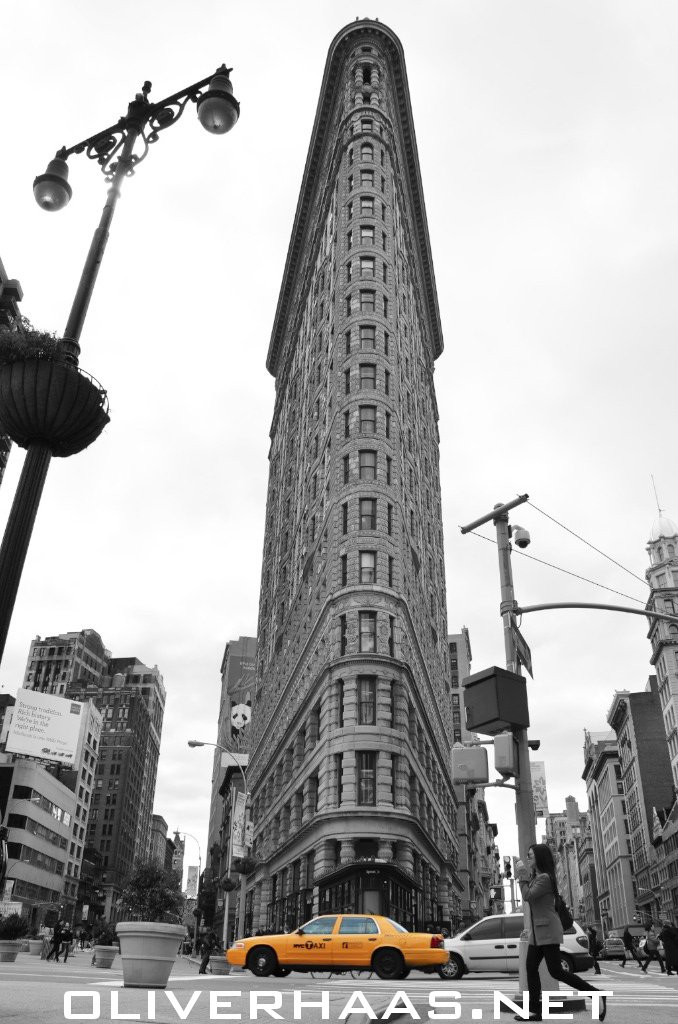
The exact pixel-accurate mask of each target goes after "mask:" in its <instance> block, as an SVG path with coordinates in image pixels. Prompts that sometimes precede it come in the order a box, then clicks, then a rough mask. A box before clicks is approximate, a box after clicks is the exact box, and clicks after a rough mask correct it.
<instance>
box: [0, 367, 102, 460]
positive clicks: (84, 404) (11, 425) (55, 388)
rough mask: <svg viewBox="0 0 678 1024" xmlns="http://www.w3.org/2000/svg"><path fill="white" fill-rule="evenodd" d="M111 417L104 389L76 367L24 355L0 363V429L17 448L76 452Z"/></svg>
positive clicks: (90, 442)
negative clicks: (41, 445) (11, 361)
mask: <svg viewBox="0 0 678 1024" xmlns="http://www.w3.org/2000/svg"><path fill="white" fill-rule="evenodd" d="M108 421H109V416H108V399H107V397H106V392H105V391H104V389H103V388H102V387H101V385H100V384H98V383H97V381H95V380H94V379H93V378H91V377H90V376H89V375H88V374H86V373H84V372H83V371H82V370H80V369H78V367H77V366H72V365H70V364H69V363H57V362H52V361H51V360H48V359H26V360H22V361H19V362H15V363H6V364H3V365H2V366H0V433H3V434H8V435H9V436H10V437H11V438H12V440H13V441H15V442H16V444H18V445H19V446H20V447H21V448H28V446H29V445H31V444H45V445H47V447H48V448H49V449H50V451H51V452H52V455H55V456H60V457H62V458H64V457H66V456H68V455H76V454H77V453H78V452H81V451H82V450H83V448H86V447H87V446H88V445H90V444H92V442H93V441H96V439H97V437H98V436H99V434H100V433H101V431H102V430H103V429H104V427H105V426H106V424H107V423H108Z"/></svg>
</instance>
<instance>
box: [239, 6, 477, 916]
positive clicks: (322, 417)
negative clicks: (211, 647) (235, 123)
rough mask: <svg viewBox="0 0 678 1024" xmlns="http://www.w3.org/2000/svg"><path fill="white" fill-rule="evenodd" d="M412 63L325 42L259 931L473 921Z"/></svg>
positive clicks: (270, 522)
mask: <svg viewBox="0 0 678 1024" xmlns="http://www.w3.org/2000/svg"><path fill="white" fill-rule="evenodd" d="M442 348H443V340H442V331H441V324H440V316H439V311H438V302H437V296H436V286H435V278H434V273H433V263H432V257H431V248H430V243H429V234H428V228H427V222H426V212H425V208H424V197H423V191H422V182H421V173H420V168H419V161H418V156H417V145H416V139H415V132H414V122H413V118H412V109H411V105H410V96H409V90H408V84H407V75H406V71H405V59H404V54H403V48H402V45H401V43H400V41H399V39H398V38H397V36H396V35H395V34H394V33H393V32H392V31H391V30H390V29H389V28H387V27H386V26H385V25H383V24H381V23H380V22H377V21H371V20H363V21H355V22H353V23H351V24H350V25H348V26H347V27H346V28H344V29H342V31H341V32H339V34H338V35H337V36H336V37H335V39H334V40H333V42H332V44H331V46H330V50H329V54H328V57H327V63H326V66H325V72H324V76H323V81H322V85H321V90H320V99H319V101H318V108H317V113H316V117H315V123H314V126H313V133H312V136H311V143H310V147H309V151H308V157H307V160H306V166H305V170H304V176H303V181H302V185H301V193H300V195H299V201H298V204H297V211H296V215H295V219H294V226H293V230H292V238H291V241H290V245H289V251H288V255H287V261H286V265H285V271H284V276H283V281H282V286H281V289H280V297H279V300H278V306H277V311H276V315H275V322H274V325H273V332H272V336H271V342H270V347H269V351H268V357H267V368H268V370H269V372H270V373H271V374H273V376H274V377H275V382H276V398H275V408H274V413H273V422H272V425H271V431H270V438H271V445H270V454H269V459H270V471H269V484H268V497H267V509H266V526H265V537H264V552H263V566H262V576H261V596H260V606H259V622H258V634H257V635H258V647H257V672H256V686H255V694H254V701H253V714H252V730H253V732H252V740H251V747H250V752H251V753H250V767H249V786H250V790H251V796H252V817H253V820H254V835H255V841H254V849H253V853H254V858H255V860H256V862H257V867H256V870H255V872H254V873H253V874H251V875H250V876H249V878H248V894H247V904H246V925H247V928H248V930H249V931H250V932H254V931H256V930H257V929H264V928H272V929H275V930H281V929H282V928H284V927H288V928H292V927H295V926H297V925H299V924H301V923H302V922H303V921H305V920H308V919H309V918H310V917H311V916H313V915H314V914H318V913H324V912H330V911H346V912H350V911H355V912H367V913H369V912H373V913H384V914H388V915H389V916H391V917H392V918H395V919H397V920H398V921H400V922H402V923H403V924H405V925H406V926H407V927H409V928H412V927H417V928H424V927H429V926H436V927H441V926H442V925H445V924H446V925H448V926H450V924H451V925H453V926H454V924H455V923H457V922H459V921H460V920H461V914H460V910H461V908H460V894H461V892H462V882H461V880H460V877H459V873H458V842H457V834H456V815H457V799H456V796H455V793H454V790H453V786H452V779H451V775H450V746H451V743H452V742H453V729H454V723H453V712H452V699H451V694H450V676H451V666H450V655H449V648H448V639H447V637H448V631H447V617H446V597H445V571H444V565H443V532H442V518H441V503H440V480H439V464H438V441H439V438H438V427H437V421H438V410H437V404H436V396H435V390H434V386H433V370H434V362H435V360H436V358H437V357H438V356H439V355H440V353H441V352H442Z"/></svg>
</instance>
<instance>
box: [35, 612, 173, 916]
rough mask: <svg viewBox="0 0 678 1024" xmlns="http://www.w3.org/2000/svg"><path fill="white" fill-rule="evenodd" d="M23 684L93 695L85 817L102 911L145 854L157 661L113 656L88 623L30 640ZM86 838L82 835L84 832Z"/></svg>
mask: <svg viewBox="0 0 678 1024" xmlns="http://www.w3.org/2000/svg"><path fill="white" fill-rule="evenodd" d="M24 686H25V687H27V688H29V689H34V690H41V691H43V692H46V693H54V694H57V695H62V696H65V697H68V698H70V699H72V700H78V701H91V702H92V703H93V704H94V705H95V706H96V708H97V709H98V711H99V712H100V714H101V719H102V721H101V741H100V748H99V759H98V763H97V765H96V781H93V782H92V786H93V790H92V799H91V804H90V806H89V808H88V811H89V813H88V814H87V815H86V816H85V817H84V818H83V819H82V820H81V822H80V827H82V828H83V830H84V825H85V821H86V829H87V831H86V842H87V845H88V846H90V847H92V848H93V849H94V850H97V851H99V853H100V854H101V858H102V859H101V871H102V875H101V878H100V879H98V880H96V883H97V888H98V889H99V890H100V891H101V892H103V894H104V896H103V905H104V916H105V917H106V919H107V920H111V919H113V918H114V917H115V915H116V914H117V909H116V902H117V900H118V899H119V897H120V894H121V892H122V888H123V885H124V881H125V878H126V877H127V875H129V873H130V872H131V871H132V868H133V867H134V865H135V863H137V862H141V861H145V860H148V858H149V856H150V843H151V817H152V814H153V799H154V796H155V784H156V778H157V770H158V759H159V756H160V738H161V734H162V721H163V715H164V709H165V687H164V684H163V679H162V675H161V674H160V672H159V670H158V667H157V665H155V666H153V668H149V667H148V666H146V665H144V664H143V663H142V662H141V661H139V659H138V658H134V657H131V658H114V657H112V656H111V653H110V651H108V650H107V649H106V648H105V646H104V644H103V642H102V640H101V637H100V635H99V634H98V633H97V632H96V630H93V629H85V630H81V631H80V632H75V633H62V634H59V635H58V636H51V637H45V638H44V639H42V638H41V637H39V636H38V637H36V639H35V640H33V641H32V643H31V647H30V651H29V656H28V661H27V666H26V673H25V678H24ZM83 843H84V838H83Z"/></svg>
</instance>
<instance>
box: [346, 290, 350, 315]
mask: <svg viewBox="0 0 678 1024" xmlns="http://www.w3.org/2000/svg"><path fill="white" fill-rule="evenodd" d="M350 315H351V296H350V295H347V296H346V316H350Z"/></svg>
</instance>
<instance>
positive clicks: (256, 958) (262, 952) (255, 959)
mask: <svg viewBox="0 0 678 1024" xmlns="http://www.w3.org/2000/svg"><path fill="white" fill-rule="evenodd" d="M247 966H248V968H249V969H250V971H251V972H252V974H255V975H256V976H257V978H267V977H268V976H269V974H273V972H274V971H275V969H276V967H277V966H278V958H277V956H276V955H275V953H274V952H273V950H272V949H271V947H270V946H255V947H254V949H251V950H250V951H249V953H248V954H247Z"/></svg>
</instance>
